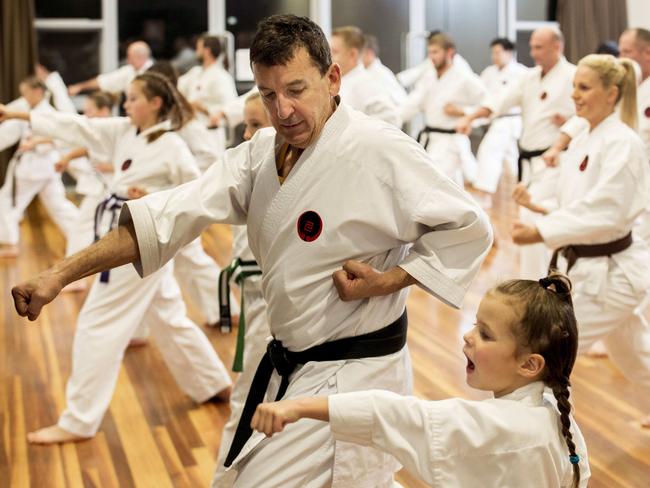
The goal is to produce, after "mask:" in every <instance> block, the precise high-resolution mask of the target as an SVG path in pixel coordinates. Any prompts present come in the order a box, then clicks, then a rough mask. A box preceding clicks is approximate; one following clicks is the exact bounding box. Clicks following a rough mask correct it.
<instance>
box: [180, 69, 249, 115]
mask: <svg viewBox="0 0 650 488" xmlns="http://www.w3.org/2000/svg"><path fill="white" fill-rule="evenodd" d="M178 90H179V91H180V92H181V93H182V94H183V95H185V98H187V99H188V100H189V101H190V102H200V103H201V104H203V105H204V106H205V107H206V108H207V109H208V112H209V113H210V115H214V114H215V113H216V112H218V111H219V109H220V108H221V106H222V105H224V104H226V103H228V102H231V101H232V100H234V99H236V98H237V89H236V88H235V80H233V78H232V76H231V75H230V73H228V71H226V70H225V69H224V68H223V66H221V65H220V62H219V61H217V62H215V63H213V64H211V65H210V66H208V67H207V68H204V67H203V66H195V67H194V68H192V69H191V70H189V71H188V72H187V73H185V74H184V75H183V76H181V77H180V78H179V79H178ZM203 117H205V116H203ZM206 122H207V118H206Z"/></svg>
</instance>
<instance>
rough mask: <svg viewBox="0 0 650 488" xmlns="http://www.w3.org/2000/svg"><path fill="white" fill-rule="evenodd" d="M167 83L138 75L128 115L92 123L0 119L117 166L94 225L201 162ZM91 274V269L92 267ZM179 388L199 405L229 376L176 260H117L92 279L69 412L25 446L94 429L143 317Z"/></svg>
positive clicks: (69, 118) (220, 392)
mask: <svg viewBox="0 0 650 488" xmlns="http://www.w3.org/2000/svg"><path fill="white" fill-rule="evenodd" d="M175 93H176V92H175V90H174V88H173V86H172V85H171V84H170V83H169V81H168V80H167V79H166V78H164V77H163V76H161V75H159V74H157V73H145V74H142V75H139V76H138V77H136V78H135V80H134V81H133V82H132V83H131V86H130V87H129V92H128V97H127V100H126V103H125V109H126V112H127V115H128V118H109V119H89V118H85V117H81V116H74V115H69V114H51V115H49V114H48V115H49V116H47V117H45V116H39V114H31V115H30V114H25V113H11V112H9V113H8V112H7V111H6V109H5V108H4V107H3V106H0V120H2V119H5V118H19V119H23V120H28V121H31V125H32V129H33V130H34V131H35V132H36V133H45V134H50V135H54V136H56V137H62V138H63V139H64V140H67V141H68V142H71V143H76V144H79V145H83V146H85V147H88V148H89V149H91V150H97V151H98V152H103V153H106V154H108V155H109V156H110V160H112V161H113V162H114V163H115V172H114V179H113V184H112V190H113V192H114V194H113V195H112V196H111V197H110V198H109V199H107V200H106V201H105V202H104V203H105V211H104V212H103V215H102V212H98V217H97V221H98V226H97V227H100V226H101V225H102V223H103V222H104V221H105V220H107V219H108V220H111V219H112V218H113V217H114V216H115V215H116V212H115V211H116V210H118V211H119V207H120V206H121V205H120V204H121V203H122V202H123V201H125V200H126V199H128V198H134V197H135V198H137V197H139V196H140V195H142V194H144V193H153V192H156V191H159V190H163V189H165V188H171V187H174V186H177V185H180V184H181V183H184V182H187V181H190V180H192V179H194V178H196V177H197V176H198V174H199V171H198V168H197V166H196V163H195V161H194V158H193V157H192V155H191V153H190V151H189V149H188V148H187V146H186V144H185V143H184V142H183V141H182V140H181V139H180V137H179V136H178V135H177V134H176V133H175V132H174V129H177V128H178V127H179V126H180V125H181V124H182V122H183V117H184V112H183V110H182V108H181V106H180V102H179V100H178V99H177V98H176V97H175ZM91 274H92V273H91ZM143 320H144V321H147V322H148V323H149V324H150V325H151V333H152V336H153V338H154V340H155V342H156V344H157V345H158V348H159V350H160V352H161V354H162V356H163V358H164V359H165V362H166V363H167V365H168V367H169V368H170V370H171V372H172V374H173V376H174V378H175V379H176V381H177V382H178V384H179V386H180V387H181V388H182V389H183V391H184V392H185V393H187V394H188V395H189V396H190V397H191V398H192V399H193V400H194V401H196V402H197V403H200V402H205V401H207V400H210V399H212V398H214V397H216V398H217V399H220V400H227V399H228V398H229V396H230V384H231V380H230V377H229V375H228V372H227V370H226V368H225V367H224V365H223V364H222V362H221V361H220V359H219V357H218V356H217V354H216V353H215V351H214V349H213V348H212V345H211V344H210V342H209V341H208V339H207V338H206V337H205V335H204V334H203V333H202V332H201V330H200V329H199V328H198V327H197V326H196V324H194V323H193V322H192V321H191V320H190V319H189V318H187V316H186V309H185V304H184V302H183V299H182V297H181V293H180V289H179V287H178V284H177V283H176V280H175V279H174V276H173V269H172V265H171V264H169V265H166V266H163V267H162V268H161V269H160V270H158V271H157V272H155V273H153V274H152V275H150V276H149V277H147V278H145V279H142V280H141V279H140V278H139V276H138V274H137V272H136V271H135V270H134V269H133V267H131V266H121V267H117V268H115V269H112V270H110V272H109V273H108V274H106V273H102V277H100V279H98V280H96V281H95V283H94V284H93V286H92V287H91V289H90V292H89V294H88V297H87V299H86V302H85V303H84V305H83V307H82V309H81V311H80V313H79V319H78V325H77V330H76V333H75V339H74V347H73V361H72V363H73V366H72V374H71V377H70V378H69V380H68V384H67V389H66V400H67V408H66V410H65V411H64V412H63V413H62V415H61V417H60V418H59V421H58V423H57V424H56V425H52V426H49V427H46V428H43V429H40V430H38V431H36V432H32V433H30V434H29V435H28V440H29V442H31V443H38V444H52V443H57V442H66V441H74V440H81V439H86V438H89V437H92V436H94V435H95V433H96V432H97V430H98V429H99V427H100V424H101V420H102V417H103V415H104V412H105V411H106V409H107V408H108V406H109V403H110V399H111V396H112V394H113V390H114V388H115V384H116V381H117V376H118V372H119V368H120V363H121V361H122V356H123V354H124V350H125V349H126V347H127V345H128V343H129V339H130V338H131V337H132V335H133V333H134V331H135V330H136V328H137V327H138V325H139V324H140V323H141V322H142V321H143Z"/></svg>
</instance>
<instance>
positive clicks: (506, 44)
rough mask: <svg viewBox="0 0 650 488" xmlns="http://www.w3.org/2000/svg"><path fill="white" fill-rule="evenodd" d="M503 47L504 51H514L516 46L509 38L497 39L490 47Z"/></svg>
mask: <svg viewBox="0 0 650 488" xmlns="http://www.w3.org/2000/svg"><path fill="white" fill-rule="evenodd" d="M494 46H501V47H502V48H503V50H504V51H514V50H515V45H514V44H513V43H512V41H511V40H510V39H508V38H507V37H497V38H496V39H493V40H492V42H490V47H494Z"/></svg>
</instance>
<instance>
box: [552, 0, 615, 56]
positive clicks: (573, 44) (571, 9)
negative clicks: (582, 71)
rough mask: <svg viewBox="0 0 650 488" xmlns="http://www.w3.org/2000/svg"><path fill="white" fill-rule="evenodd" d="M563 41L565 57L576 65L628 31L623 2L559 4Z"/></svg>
mask: <svg viewBox="0 0 650 488" xmlns="http://www.w3.org/2000/svg"><path fill="white" fill-rule="evenodd" d="M556 18H557V20H558V22H559V23H560V28H561V29H562V32H563V33H564V37H565V40H566V45H565V50H564V53H565V55H566V57H567V59H568V60H569V61H571V62H572V63H577V62H578V61H580V59H581V58H582V57H584V56H586V55H587V54H590V53H593V52H595V51H596V48H597V47H598V45H599V44H600V43H602V42H605V41H609V40H613V41H616V42H618V37H619V36H620V35H621V33H622V32H623V31H624V30H625V29H627V2H625V1H623V0H558V1H557V16H556Z"/></svg>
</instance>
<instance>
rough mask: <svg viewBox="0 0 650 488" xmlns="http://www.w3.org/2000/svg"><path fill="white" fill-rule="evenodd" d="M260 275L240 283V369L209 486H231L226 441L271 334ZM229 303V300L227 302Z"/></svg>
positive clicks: (231, 480)
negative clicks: (242, 323)
mask: <svg viewBox="0 0 650 488" xmlns="http://www.w3.org/2000/svg"><path fill="white" fill-rule="evenodd" d="M261 282H262V277H261V276H249V277H248V278H246V281H245V283H244V292H243V293H244V310H243V314H244V316H245V317H246V332H245V336H244V368H243V371H242V372H241V373H240V374H239V376H238V377H237V379H236V380H235V384H234V385H233V389H232V394H231V395H230V417H229V418H228V422H226V425H225V426H224V428H223V432H222V433H221V443H220V445H219V454H218V456H217V466H216V468H215V473H214V479H213V480H212V488H230V487H232V486H233V483H234V480H235V476H236V474H237V472H236V471H235V470H230V471H225V468H224V465H223V463H224V461H225V460H226V456H227V455H228V450H229V449H230V444H231V442H232V439H233V437H234V436H235V430H236V429H237V424H238V423H239V416H240V415H241V412H242V409H243V408H244V403H246V397H247V396H248V390H249V389H250V385H251V382H252V381H253V376H254V375H255V371H256V370H257V365H258V364H259V363H260V360H261V359H262V356H263V355H264V353H265V352H266V345H267V343H268V341H269V339H270V337H271V331H270V330H269V324H268V320H267V318H266V301H265V300H264V297H263V296H262V290H261ZM231 303H232V302H231Z"/></svg>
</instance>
